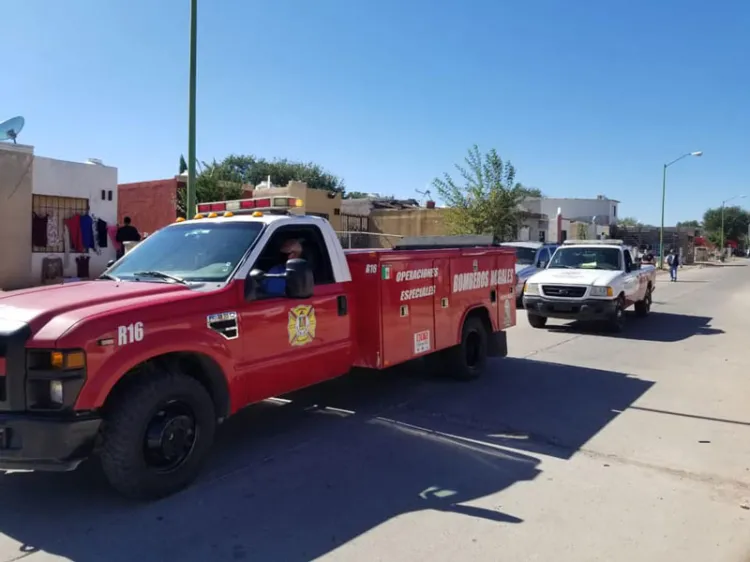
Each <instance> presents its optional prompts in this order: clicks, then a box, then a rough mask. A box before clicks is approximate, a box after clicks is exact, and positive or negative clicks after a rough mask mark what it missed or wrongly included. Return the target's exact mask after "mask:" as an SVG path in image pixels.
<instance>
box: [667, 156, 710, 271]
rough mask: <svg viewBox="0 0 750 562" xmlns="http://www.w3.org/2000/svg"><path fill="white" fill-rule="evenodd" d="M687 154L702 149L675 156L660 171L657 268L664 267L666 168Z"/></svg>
mask: <svg viewBox="0 0 750 562" xmlns="http://www.w3.org/2000/svg"><path fill="white" fill-rule="evenodd" d="M688 156H703V151H701V150H698V151H696V152H686V153H685V154H683V155H682V156H680V157H679V158H675V159H674V160H672V161H671V162H668V163H667V164H664V171H663V173H662V179H661V228H660V229H659V269H661V268H662V267H664V203H665V202H666V199H667V168H669V167H670V166H671V165H672V164H675V163H677V162H679V161H680V160H682V159H683V158H687V157H688Z"/></svg>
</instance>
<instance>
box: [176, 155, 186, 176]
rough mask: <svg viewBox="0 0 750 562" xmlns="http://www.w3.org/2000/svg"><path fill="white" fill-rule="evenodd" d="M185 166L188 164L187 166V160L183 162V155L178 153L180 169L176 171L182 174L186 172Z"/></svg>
mask: <svg viewBox="0 0 750 562" xmlns="http://www.w3.org/2000/svg"><path fill="white" fill-rule="evenodd" d="M187 168H188V166H187V162H185V157H184V156H183V155H182V154H180V171H179V172H177V173H178V174H184V173H185V172H187Z"/></svg>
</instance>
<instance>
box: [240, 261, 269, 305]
mask: <svg viewBox="0 0 750 562" xmlns="http://www.w3.org/2000/svg"><path fill="white" fill-rule="evenodd" d="M265 277H266V274H265V272H264V271H263V270H262V269H253V270H251V271H250V273H249V274H248V276H247V279H246V280H245V299H246V300H249V301H251V300H255V298H256V296H257V295H258V290H259V289H260V285H261V283H263V279H264V278H265Z"/></svg>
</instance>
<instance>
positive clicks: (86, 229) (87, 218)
mask: <svg viewBox="0 0 750 562" xmlns="http://www.w3.org/2000/svg"><path fill="white" fill-rule="evenodd" d="M80 225H81V243H82V244H83V251H84V252H86V251H88V250H96V245H95V244H94V219H92V218H91V215H88V214H87V215H81V218H80Z"/></svg>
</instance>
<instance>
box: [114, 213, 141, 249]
mask: <svg viewBox="0 0 750 562" xmlns="http://www.w3.org/2000/svg"><path fill="white" fill-rule="evenodd" d="M123 222H124V223H125V224H124V225H123V226H121V227H120V228H118V229H117V236H116V239H117V242H119V244H120V247H119V248H118V249H117V259H118V260H119V259H120V258H121V257H122V256H123V255H124V254H125V245H124V244H123V242H140V241H141V234H140V232H138V229H137V228H136V227H134V226H133V225H132V224H130V223H131V220H130V217H125V219H124V220H123Z"/></svg>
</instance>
